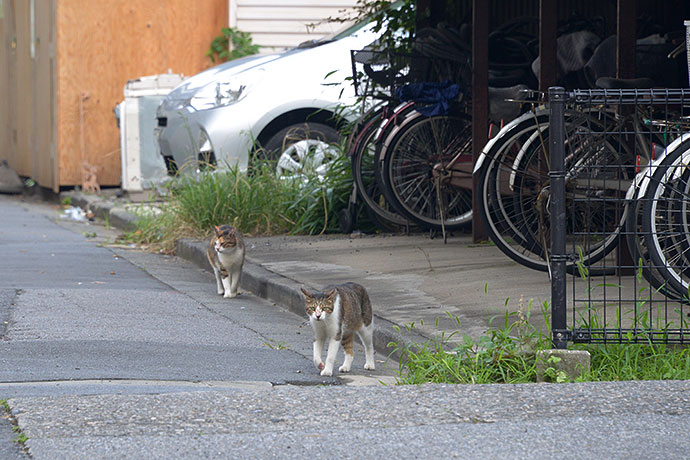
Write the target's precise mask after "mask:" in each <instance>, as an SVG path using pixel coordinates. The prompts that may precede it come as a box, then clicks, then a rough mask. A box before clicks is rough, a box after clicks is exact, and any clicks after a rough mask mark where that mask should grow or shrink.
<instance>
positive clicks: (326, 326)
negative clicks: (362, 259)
mask: <svg viewBox="0 0 690 460" xmlns="http://www.w3.org/2000/svg"><path fill="white" fill-rule="evenodd" d="M300 289H301V291H302V294H304V297H305V309H306V311H307V315H308V316H309V322H310V323H311V326H312V328H313V329H314V336H315V339H314V365H315V366H316V368H317V369H319V370H320V371H321V375H325V376H329V375H333V364H334V363H335V358H336V355H337V354H338V349H339V348H340V345H341V344H342V345H343V348H344V349H345V362H344V363H343V365H342V366H340V368H339V369H338V370H339V371H340V372H349V371H350V367H351V366H352V360H353V359H354V354H353V351H352V345H353V343H354V335H355V334H357V335H358V336H359V339H360V340H361V341H362V344H363V345H364V353H365V364H364V369H367V370H372V371H373V370H374V368H375V366H374V341H373V336H374V322H373V321H374V315H373V313H372V309H371V302H370V301H369V295H368V294H367V291H366V289H364V287H363V286H361V285H359V284H356V283H344V284H339V285H337V286H330V287H327V288H326V290H324V291H323V292H310V291H308V290H306V289H304V288H300ZM326 340H328V352H327V355H326V364H325V365H324V363H323V361H321V352H322V351H323V346H324V344H325V343H326Z"/></svg>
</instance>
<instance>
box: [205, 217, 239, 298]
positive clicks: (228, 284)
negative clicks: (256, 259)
mask: <svg viewBox="0 0 690 460" xmlns="http://www.w3.org/2000/svg"><path fill="white" fill-rule="evenodd" d="M213 230H214V232H215V236H214V237H213V238H211V242H210V243H209V245H208V250H207V251H206V255H207V256H208V261H209V262H210V263H211V267H212V268H213V273H214V274H215V275H216V286H217V288H218V294H220V295H222V296H223V297H227V298H232V297H237V294H238V293H239V291H238V290H239V286H240V279H241V278H242V265H243V264H244V240H243V239H242V234H241V233H240V232H239V231H238V230H237V229H236V228H235V227H233V226H232V225H221V226H220V227H219V226H217V225H216V226H214V227H213Z"/></svg>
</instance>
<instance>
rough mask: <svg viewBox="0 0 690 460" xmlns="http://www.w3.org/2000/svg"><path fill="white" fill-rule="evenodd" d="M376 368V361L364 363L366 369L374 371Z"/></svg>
mask: <svg viewBox="0 0 690 460" xmlns="http://www.w3.org/2000/svg"><path fill="white" fill-rule="evenodd" d="M375 368H376V366H374V363H366V364H365V365H364V369H366V370H368V371H373V370H374V369H375Z"/></svg>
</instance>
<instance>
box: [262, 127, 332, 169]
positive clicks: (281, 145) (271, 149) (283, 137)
mask: <svg viewBox="0 0 690 460" xmlns="http://www.w3.org/2000/svg"><path fill="white" fill-rule="evenodd" d="M306 139H314V140H319V141H323V142H325V143H327V144H336V143H338V142H340V133H338V131H337V130H336V129H335V128H332V127H331V126H328V125H324V124H323V123H315V122H306V123H295V124H292V125H289V126H286V127H285V128H283V129H281V130H280V131H278V132H277V133H275V134H273V135H272V136H271V137H269V138H268V140H267V141H266V142H264V143H263V144H262V145H261V147H260V148H258V149H257V150H256V151H255V152H254V155H253V157H252V161H251V165H250V167H260V166H261V164H262V163H265V162H267V161H268V162H270V161H277V160H278V158H279V157H280V154H281V153H282V152H284V151H285V150H286V149H288V148H289V147H290V146H291V145H292V144H294V143H296V142H299V141H301V140H306Z"/></svg>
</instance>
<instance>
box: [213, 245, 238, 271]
mask: <svg viewBox="0 0 690 460" xmlns="http://www.w3.org/2000/svg"><path fill="white" fill-rule="evenodd" d="M216 253H217V254H218V261H219V262H220V263H221V265H223V266H224V267H225V268H227V269H230V268H231V267H235V266H237V265H238V264H242V262H243V261H244V251H243V250H242V249H241V248H240V247H239V246H235V247H234V248H225V249H224V250H223V252H220V251H217V250H216Z"/></svg>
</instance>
